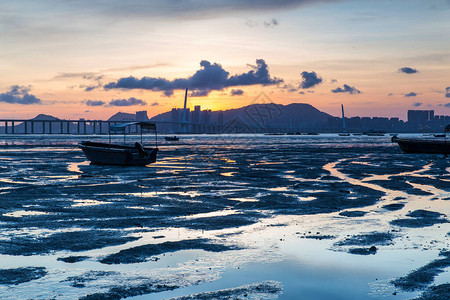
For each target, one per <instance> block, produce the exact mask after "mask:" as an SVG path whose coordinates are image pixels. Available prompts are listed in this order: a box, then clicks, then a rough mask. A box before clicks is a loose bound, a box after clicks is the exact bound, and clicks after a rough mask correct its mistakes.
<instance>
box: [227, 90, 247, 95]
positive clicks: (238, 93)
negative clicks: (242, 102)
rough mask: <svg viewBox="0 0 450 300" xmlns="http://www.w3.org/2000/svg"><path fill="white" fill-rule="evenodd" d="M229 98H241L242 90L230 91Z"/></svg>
mask: <svg viewBox="0 0 450 300" xmlns="http://www.w3.org/2000/svg"><path fill="white" fill-rule="evenodd" d="M230 94H231V96H242V95H244V91H243V90H231V93H230Z"/></svg>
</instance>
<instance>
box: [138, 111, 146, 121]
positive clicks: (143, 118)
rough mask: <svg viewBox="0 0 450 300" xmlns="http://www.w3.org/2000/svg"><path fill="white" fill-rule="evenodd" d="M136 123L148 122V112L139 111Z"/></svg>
mask: <svg viewBox="0 0 450 300" xmlns="http://www.w3.org/2000/svg"><path fill="white" fill-rule="evenodd" d="M136 121H148V116H147V111H146V110H142V111H137V112H136Z"/></svg>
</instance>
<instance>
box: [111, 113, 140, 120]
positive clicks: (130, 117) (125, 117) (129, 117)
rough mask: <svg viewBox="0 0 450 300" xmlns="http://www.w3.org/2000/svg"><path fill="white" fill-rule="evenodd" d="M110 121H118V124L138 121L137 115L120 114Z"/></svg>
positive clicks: (112, 117)
mask: <svg viewBox="0 0 450 300" xmlns="http://www.w3.org/2000/svg"><path fill="white" fill-rule="evenodd" d="M108 121H117V122H123V121H127V122H129V121H136V114H129V113H123V112H118V113H116V114H115V115H113V116H111V117H110V118H109V119H108Z"/></svg>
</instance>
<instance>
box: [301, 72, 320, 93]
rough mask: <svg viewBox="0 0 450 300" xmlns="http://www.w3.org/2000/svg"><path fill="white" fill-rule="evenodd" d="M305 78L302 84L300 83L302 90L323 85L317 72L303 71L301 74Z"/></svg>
mask: <svg viewBox="0 0 450 300" xmlns="http://www.w3.org/2000/svg"><path fill="white" fill-rule="evenodd" d="M300 75H301V76H302V78H303V80H302V82H301V83H300V88H302V89H309V88H311V87H313V86H315V85H318V84H320V83H322V78H320V77H319V76H317V74H316V72H314V71H313V72H306V71H303V72H302V73H301V74H300Z"/></svg>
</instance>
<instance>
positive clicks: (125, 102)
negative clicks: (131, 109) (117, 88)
mask: <svg viewBox="0 0 450 300" xmlns="http://www.w3.org/2000/svg"><path fill="white" fill-rule="evenodd" d="M108 105H109V106H134V105H141V106H143V105H147V102H145V101H143V100H141V99H136V98H134V97H131V98H128V99H114V100H111V101H109V103H108Z"/></svg>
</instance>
